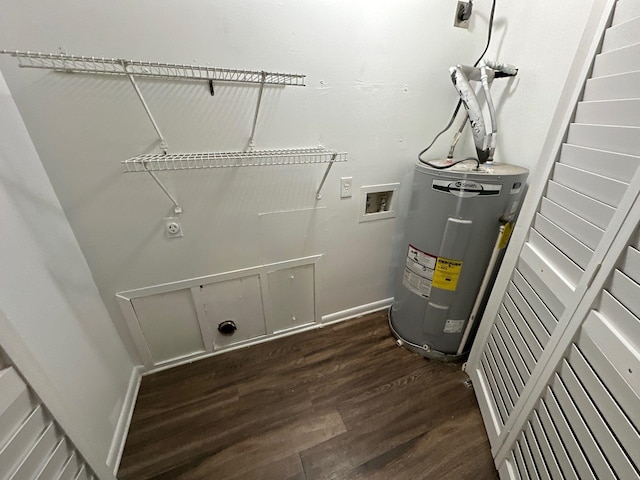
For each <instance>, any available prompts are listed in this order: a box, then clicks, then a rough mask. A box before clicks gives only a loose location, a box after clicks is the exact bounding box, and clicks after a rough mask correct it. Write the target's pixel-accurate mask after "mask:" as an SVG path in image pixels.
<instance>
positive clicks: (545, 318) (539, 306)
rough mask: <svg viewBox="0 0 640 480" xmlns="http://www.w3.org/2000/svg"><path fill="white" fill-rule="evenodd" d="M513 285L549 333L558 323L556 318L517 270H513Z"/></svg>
mask: <svg viewBox="0 0 640 480" xmlns="http://www.w3.org/2000/svg"><path fill="white" fill-rule="evenodd" d="M513 285H514V286H515V287H516V288H517V290H518V292H519V293H520V294H521V295H522V296H523V297H524V299H525V300H526V302H527V304H528V305H529V306H530V307H531V308H532V309H533V311H534V312H535V314H536V316H537V317H538V319H539V320H540V322H541V323H542V324H543V325H544V327H545V330H546V331H547V332H549V333H548V335H551V333H552V332H553V331H554V330H555V328H556V325H557V324H558V319H557V318H556V317H554V316H553V313H551V311H550V310H549V308H548V307H547V305H545V303H544V302H543V301H542V299H541V298H540V297H539V296H538V294H537V293H536V291H535V290H534V289H533V288H532V287H531V285H529V283H528V282H527V281H526V280H525V279H524V277H523V276H522V274H521V273H520V272H519V271H518V270H515V271H514V272H513Z"/></svg>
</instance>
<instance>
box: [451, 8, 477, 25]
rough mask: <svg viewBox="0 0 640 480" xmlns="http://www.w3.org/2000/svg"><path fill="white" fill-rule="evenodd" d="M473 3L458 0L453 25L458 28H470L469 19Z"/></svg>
mask: <svg viewBox="0 0 640 480" xmlns="http://www.w3.org/2000/svg"><path fill="white" fill-rule="evenodd" d="M472 9H473V3H471V2H470V1H469V2H461V1H458V6H457V7H456V16H455V18H454V19H453V26H454V27H458V28H469V19H470V18H471V10H472Z"/></svg>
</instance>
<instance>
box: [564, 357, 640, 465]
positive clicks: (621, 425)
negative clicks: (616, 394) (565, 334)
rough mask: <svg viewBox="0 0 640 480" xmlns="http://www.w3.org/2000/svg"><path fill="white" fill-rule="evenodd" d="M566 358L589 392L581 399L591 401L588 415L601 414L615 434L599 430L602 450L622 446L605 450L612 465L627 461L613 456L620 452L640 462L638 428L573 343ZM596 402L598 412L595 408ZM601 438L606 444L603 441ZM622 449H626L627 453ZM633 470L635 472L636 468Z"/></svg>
mask: <svg viewBox="0 0 640 480" xmlns="http://www.w3.org/2000/svg"><path fill="white" fill-rule="evenodd" d="M568 360H569V364H570V366H571V368H572V369H573V372H574V374H575V376H576V377H577V379H579V381H580V383H581V384H582V385H583V386H584V390H586V392H588V397H589V398H585V399H584V401H590V402H591V405H590V406H589V412H590V413H587V415H588V417H587V418H588V419H591V420H593V418H595V417H596V416H597V415H601V416H602V417H603V419H604V420H603V421H602V422H603V424H604V425H605V426H607V427H608V428H610V429H611V431H612V432H613V434H614V435H615V438H610V436H609V435H610V434H609V433H602V435H600V434H597V435H596V439H597V440H598V442H599V443H600V444H601V446H602V448H603V450H605V451H608V450H609V449H613V448H614V447H615V445H616V444H617V443H620V445H621V446H622V449H620V447H615V448H616V450H615V451H614V452H613V454H612V455H611V454H607V456H608V458H609V459H610V463H612V465H613V467H614V469H615V470H616V471H620V469H621V467H620V466H622V465H624V464H627V463H629V461H628V460H627V459H626V458H622V457H620V458H617V459H616V457H618V456H619V455H620V453H622V455H624V456H625V457H626V454H628V455H629V457H630V458H631V461H632V462H633V463H635V465H639V464H640V450H639V449H638V448H637V447H638V445H639V444H640V435H639V434H638V431H637V430H636V429H635V427H634V426H633V424H632V423H631V421H630V420H629V418H628V417H627V415H626V414H625V412H624V411H623V410H622V409H621V408H620V406H619V405H618V403H617V402H616V401H615V399H614V398H613V397H612V396H611V394H610V393H609V391H608V390H607V388H606V387H605V386H604V384H603V383H602V381H601V380H600V379H599V378H598V376H597V375H596V374H595V372H594V371H593V369H592V368H591V367H590V366H589V363H588V362H587V360H586V359H585V358H584V356H583V355H582V354H581V353H580V351H579V350H578V348H577V347H576V346H575V345H573V346H572V348H571V351H570V353H569V355H568ZM576 388H577V387H576ZM596 406H597V412H595V411H594V409H595V408H596ZM591 417H593V418H591ZM603 442H604V443H605V445H603ZM624 452H626V454H625V453H624ZM629 465H630V466H631V468H632V469H633V470H635V468H634V467H633V465H632V464H631V463H629ZM630 472H631V471H627V472H619V473H620V476H621V477H623V478H624V477H625V476H627V477H629V474H630ZM635 474H636V475H637V472H636V473H635Z"/></svg>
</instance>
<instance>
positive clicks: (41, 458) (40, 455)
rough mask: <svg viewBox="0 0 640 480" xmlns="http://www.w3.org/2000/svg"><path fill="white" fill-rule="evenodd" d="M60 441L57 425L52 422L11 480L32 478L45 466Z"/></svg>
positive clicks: (30, 479)
mask: <svg viewBox="0 0 640 480" xmlns="http://www.w3.org/2000/svg"><path fill="white" fill-rule="evenodd" d="M57 441H58V434H57V432H56V428H55V425H54V424H53V422H51V423H50V424H49V425H48V426H47V427H46V429H45V431H44V432H42V434H41V435H40V438H38V440H37V441H36V444H35V445H34V446H33V448H32V449H31V451H30V452H29V453H28V454H27V457H26V458H25V459H24V461H23V462H22V464H21V465H20V466H19V467H18V469H17V470H16V472H15V473H14V474H13V476H12V477H11V480H32V479H33V478H35V477H36V475H37V474H38V472H40V470H42V468H43V467H44V466H45V464H46V462H47V460H48V458H49V455H50V454H51V453H52V452H53V449H54V447H55V445H56V442H57Z"/></svg>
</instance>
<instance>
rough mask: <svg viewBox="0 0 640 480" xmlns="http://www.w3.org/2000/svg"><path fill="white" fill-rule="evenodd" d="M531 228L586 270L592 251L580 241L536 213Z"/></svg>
mask: <svg viewBox="0 0 640 480" xmlns="http://www.w3.org/2000/svg"><path fill="white" fill-rule="evenodd" d="M533 228H534V229H535V231H536V232H538V233H540V234H541V235H542V236H543V237H544V238H545V239H547V240H548V241H549V242H551V243H552V244H553V245H554V246H555V247H556V248H557V249H558V250H560V251H561V252H562V253H564V254H565V255H566V256H567V257H568V258H569V259H571V261H572V262H574V263H575V264H577V265H578V266H579V267H580V268H581V269H582V270H583V271H584V269H585V268H587V264H588V263H589V260H591V257H592V256H593V250H592V249H590V248H589V247H587V246H586V245H585V244H584V243H582V242H581V241H580V240H578V239H577V238H575V237H574V236H573V235H571V234H569V233H568V232H567V231H566V230H563V229H562V228H560V227H559V226H558V225H556V224H555V223H553V222H552V221H550V220H549V219H548V218H546V217H544V216H542V215H540V214H539V213H536V218H535V220H534V222H533Z"/></svg>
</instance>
